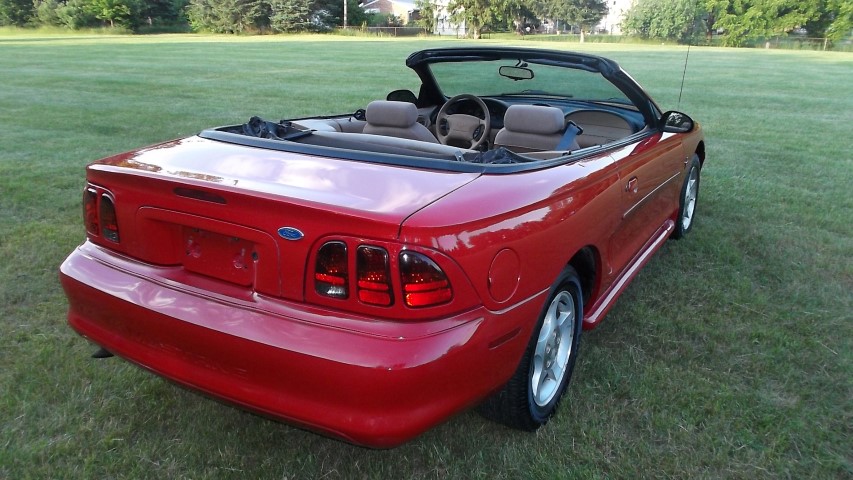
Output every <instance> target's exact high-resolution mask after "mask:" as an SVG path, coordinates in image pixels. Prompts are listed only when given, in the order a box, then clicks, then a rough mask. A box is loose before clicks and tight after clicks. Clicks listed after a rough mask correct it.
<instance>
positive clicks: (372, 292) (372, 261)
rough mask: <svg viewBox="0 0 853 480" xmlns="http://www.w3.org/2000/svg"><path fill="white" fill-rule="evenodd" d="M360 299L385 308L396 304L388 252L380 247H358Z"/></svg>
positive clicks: (357, 263) (357, 262) (357, 268)
mask: <svg viewBox="0 0 853 480" xmlns="http://www.w3.org/2000/svg"><path fill="white" fill-rule="evenodd" d="M356 270H357V275H358V282H357V286H358V299H359V300H361V301H362V302H364V303H367V304H370V305H379V306H383V307H387V306H390V305H391V304H392V303H394V295H393V294H392V290H391V274H390V266H389V262H388V252H387V251H385V249H384V248H379V247H367V246H361V247H358V250H357V254H356Z"/></svg>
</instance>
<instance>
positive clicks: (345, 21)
mask: <svg viewBox="0 0 853 480" xmlns="http://www.w3.org/2000/svg"><path fill="white" fill-rule="evenodd" d="M346 28H347V0H344V30H346Z"/></svg>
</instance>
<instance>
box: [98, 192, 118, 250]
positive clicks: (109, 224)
mask: <svg viewBox="0 0 853 480" xmlns="http://www.w3.org/2000/svg"><path fill="white" fill-rule="evenodd" d="M98 220H99V221H100V224H101V236H103V237H104V238H106V239H107V240H109V241H111V242H115V243H118V242H119V235H118V219H117V218H116V207H115V205H114V204H113V201H112V199H111V198H110V197H109V196H108V195H106V194H104V195H101V201H100V205H99V206H98Z"/></svg>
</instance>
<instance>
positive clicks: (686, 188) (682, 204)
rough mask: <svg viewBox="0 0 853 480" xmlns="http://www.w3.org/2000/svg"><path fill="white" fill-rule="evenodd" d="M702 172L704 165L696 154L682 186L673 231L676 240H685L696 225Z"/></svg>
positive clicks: (689, 165) (691, 160)
mask: <svg viewBox="0 0 853 480" xmlns="http://www.w3.org/2000/svg"><path fill="white" fill-rule="evenodd" d="M701 170H702V164H701V163H699V155H696V154H695V153H694V154H693V157H692V158H691V159H690V163H689V164H688V167H687V175H685V176H684V183H683V184H682V185H681V193H680V194H679V195H680V196H679V198H678V219H677V220H676V221H675V229H674V230H673V231H672V238H674V239H676V240H677V239H679V238H684V236H685V235H687V234H688V233H690V230H693V224H694V223H696V222H695V219H696V207H697V206H698V204H699V177H700V173H701Z"/></svg>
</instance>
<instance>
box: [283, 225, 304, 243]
mask: <svg viewBox="0 0 853 480" xmlns="http://www.w3.org/2000/svg"><path fill="white" fill-rule="evenodd" d="M278 236H279V237H281V238H283V239H285V240H301V239H302V237H304V236H305V234H304V233H302V232H301V231H300V230H299V229H298V228H293V227H281V228H279V229H278Z"/></svg>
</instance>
